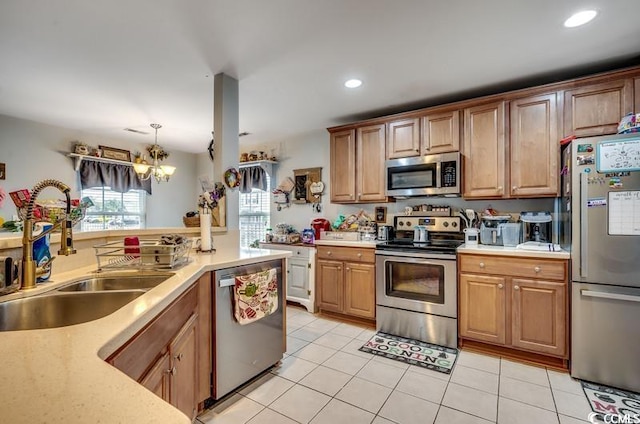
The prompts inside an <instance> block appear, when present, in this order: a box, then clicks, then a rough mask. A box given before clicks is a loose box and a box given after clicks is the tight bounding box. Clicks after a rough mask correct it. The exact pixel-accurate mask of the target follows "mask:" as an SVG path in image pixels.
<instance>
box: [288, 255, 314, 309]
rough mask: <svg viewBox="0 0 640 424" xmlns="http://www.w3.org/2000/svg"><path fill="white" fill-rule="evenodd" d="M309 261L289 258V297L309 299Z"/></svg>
mask: <svg viewBox="0 0 640 424" xmlns="http://www.w3.org/2000/svg"><path fill="white" fill-rule="evenodd" d="M309 268H310V267H309V260H308V259H302V258H293V257H292V258H289V262H288V266H287V297H296V298H298V299H308V298H309Z"/></svg>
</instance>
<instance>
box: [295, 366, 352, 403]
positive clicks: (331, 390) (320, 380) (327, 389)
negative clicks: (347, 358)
mask: <svg viewBox="0 0 640 424" xmlns="http://www.w3.org/2000/svg"><path fill="white" fill-rule="evenodd" d="M352 377H353V376H351V375H349V374H345V373H343V372H340V371H336V370H333V369H331V368H327V367H324V366H322V365H320V366H319V367H318V368H316V369H314V370H313V371H311V372H310V373H309V374H307V375H306V377H304V378H303V379H302V380H300V384H302V385H304V386H307V387H309V388H311V389H313V390H317V391H319V392H322V393H324V394H326V395H329V396H335V394H336V393H338V392H339V391H340V389H342V388H343V387H344V386H345V384H347V382H348V381H349V380H351V378H352Z"/></svg>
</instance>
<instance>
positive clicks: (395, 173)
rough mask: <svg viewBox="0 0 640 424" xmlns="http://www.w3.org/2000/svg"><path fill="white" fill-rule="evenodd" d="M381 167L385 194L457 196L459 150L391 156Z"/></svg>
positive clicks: (458, 192) (400, 196) (400, 195)
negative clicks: (411, 155)
mask: <svg viewBox="0 0 640 424" xmlns="http://www.w3.org/2000/svg"><path fill="white" fill-rule="evenodd" d="M385 169H386V176H387V180H386V191H385V192H386V195H387V196H390V197H399V198H402V197H411V196H446V197H456V196H460V186H461V181H460V153H459V152H452V153H442V154H438V155H425V156H420V157H411V158H401V159H391V160H388V161H386V162H385Z"/></svg>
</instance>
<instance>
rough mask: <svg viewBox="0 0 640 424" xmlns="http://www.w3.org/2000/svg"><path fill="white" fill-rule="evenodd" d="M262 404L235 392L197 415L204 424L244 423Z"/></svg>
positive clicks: (262, 407)
mask: <svg viewBox="0 0 640 424" xmlns="http://www.w3.org/2000/svg"><path fill="white" fill-rule="evenodd" d="M262 409H264V406H262V405H260V404H259V403H258V402H255V401H253V400H251V399H249V398H246V397H244V396H242V395H239V394H235V395H233V396H231V397H230V398H228V399H226V400H224V401H223V402H221V403H219V404H218V405H216V406H215V407H214V408H212V409H210V410H208V411H207V412H205V413H204V414H202V415H200V416H199V417H198V420H200V421H202V422H203V423H204V424H244V423H246V422H247V421H249V420H250V419H251V418H253V417H254V416H255V415H257V414H258V412H260V411H261V410H262Z"/></svg>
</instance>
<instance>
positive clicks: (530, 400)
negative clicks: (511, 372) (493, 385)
mask: <svg viewBox="0 0 640 424" xmlns="http://www.w3.org/2000/svg"><path fill="white" fill-rule="evenodd" d="M500 396H501V397H506V398H509V399H512V400H517V401H519V402H523V403H526V404H529V405H531V406H536V407H538V408H544V409H548V410H549V411H553V412H555V411H556V405H555V403H554V402H553V396H552V395H551V389H550V388H549V387H543V386H539V385H537V384H533V383H527V382H526V381H521V380H516V379H514V378H510V377H505V376H500Z"/></svg>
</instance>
